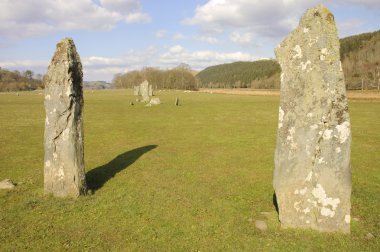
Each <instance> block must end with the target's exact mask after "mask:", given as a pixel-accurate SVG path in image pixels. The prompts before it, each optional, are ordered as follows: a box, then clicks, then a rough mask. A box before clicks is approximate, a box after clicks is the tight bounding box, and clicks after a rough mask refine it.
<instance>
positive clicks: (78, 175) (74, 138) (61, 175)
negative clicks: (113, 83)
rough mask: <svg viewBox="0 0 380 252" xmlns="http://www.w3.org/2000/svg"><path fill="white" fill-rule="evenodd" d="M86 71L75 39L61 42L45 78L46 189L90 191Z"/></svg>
mask: <svg viewBox="0 0 380 252" xmlns="http://www.w3.org/2000/svg"><path fill="white" fill-rule="evenodd" d="M82 86H83V73H82V64H81V61H80V58H79V55H78V53H77V51H76V48H75V45H74V42H73V40H72V39H70V38H65V39H63V40H62V41H61V42H59V43H58V44H57V48H56V51H55V54H54V56H53V58H52V60H51V63H50V65H49V68H48V74H47V79H46V82H45V112H46V119H45V139H44V147H45V158H44V192H45V194H53V195H54V196H57V197H78V196H79V195H81V194H85V193H86V178H85V170H84V153H83V119H82V111H83V90H82Z"/></svg>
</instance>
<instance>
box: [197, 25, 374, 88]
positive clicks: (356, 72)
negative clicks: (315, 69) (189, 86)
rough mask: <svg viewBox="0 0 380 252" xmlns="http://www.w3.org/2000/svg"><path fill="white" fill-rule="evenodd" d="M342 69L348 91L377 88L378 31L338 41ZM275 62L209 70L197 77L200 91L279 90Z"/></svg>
mask: <svg viewBox="0 0 380 252" xmlns="http://www.w3.org/2000/svg"><path fill="white" fill-rule="evenodd" d="M340 43H341V51H340V53H341V60H342V68H343V71H344V75H345V80H346V85H347V88H348V89H362V88H363V89H374V88H376V89H379V88H380V64H379V62H380V31H377V32H373V33H364V34H360V35H356V36H351V37H347V38H344V39H341V40H340ZM280 71H281V70H280V66H279V65H278V63H277V62H276V61H274V60H260V61H255V62H236V63H231V64H223V65H216V66H212V67H208V68H206V69H204V70H203V71H201V72H199V73H198V74H197V78H198V79H199V84H200V87H207V88H246V87H248V88H271V89H277V88H279V86H280Z"/></svg>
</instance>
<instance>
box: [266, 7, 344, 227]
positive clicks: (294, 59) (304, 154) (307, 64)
mask: <svg viewBox="0 0 380 252" xmlns="http://www.w3.org/2000/svg"><path fill="white" fill-rule="evenodd" d="M276 56H277V59H278V61H279V63H280V65H281V68H282V74H281V98H280V108H279V122H278V132H277V146H276V152H275V170H274V178H273V185H274V188H275V191H276V197H277V203H278V207H279V218H280V221H281V225H282V226H283V227H299V228H312V229H316V230H320V231H340V232H344V233H349V232H350V221H351V217H350V209H351V201H350V197H351V171H350V145H351V130H350V118H349V114H348V107H347V98H346V90H345V83H344V77H343V71H342V67H341V62H340V55H339V38H338V34H337V30H336V26H335V21H334V16H333V15H332V14H331V13H330V11H329V10H328V9H327V8H326V7H324V6H323V5H318V6H317V7H315V8H313V9H310V10H308V11H307V12H306V14H305V15H304V16H303V17H302V19H301V21H300V23H299V26H298V27H297V28H296V29H295V30H294V31H293V32H292V33H291V34H290V35H289V36H288V37H286V38H285V40H284V41H283V42H282V43H281V44H280V45H279V46H278V47H277V48H276Z"/></svg>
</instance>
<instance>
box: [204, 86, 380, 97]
mask: <svg viewBox="0 0 380 252" xmlns="http://www.w3.org/2000/svg"><path fill="white" fill-rule="evenodd" d="M199 92H203V93H210V94H234V95H255V96H279V95H280V91H279V90H263V89H247V88H245V89H239V88H236V89H223V88H220V89H219V88H215V89H204V88H202V89H200V90H199ZM347 95H348V99H353V100H355V99H358V100H380V91H377V90H373V91H356V90H355V91H353V90H350V91H348V92H347Z"/></svg>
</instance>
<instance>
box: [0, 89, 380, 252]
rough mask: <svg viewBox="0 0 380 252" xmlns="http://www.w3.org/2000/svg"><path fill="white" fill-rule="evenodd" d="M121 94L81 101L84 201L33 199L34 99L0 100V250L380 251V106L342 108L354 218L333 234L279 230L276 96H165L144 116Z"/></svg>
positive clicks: (39, 160)
mask: <svg viewBox="0 0 380 252" xmlns="http://www.w3.org/2000/svg"><path fill="white" fill-rule="evenodd" d="M131 94H132V91H128V90H121V91H120V90H117V91H95V92H86V93H85V112H84V113H85V120H84V123H85V162H86V171H87V179H88V184H89V186H90V187H91V188H92V189H93V191H94V194H92V195H89V196H86V197H80V198H79V199H77V200H70V199H55V198H52V197H45V196H44V195H43V145H42V144H43V130H44V129H43V127H44V108H43V95H39V94H38V92H32V93H27V92H26V93H21V95H20V96H16V95H15V94H0V143H1V147H0V180H1V179H4V178H10V179H12V180H14V181H16V182H18V183H19V185H18V186H17V188H16V189H15V190H13V191H0V208H1V211H0V250H1V251H20V250H28V251H41V250H43V251H46V250H52V251H55V250H58V251H61V250H70V251H82V250H84V251H86V250H91V251H104V250H118V251H198V250H199V251H280V250H281V251H327V250H328V251H379V250H380V242H379V236H380V232H379V229H380V220H379V218H380V203H379V200H378V199H379V195H380V186H379V185H380V172H379V168H380V155H379V149H380V117H379V114H380V102H378V101H377V102H376V101H360V100H355V101H352V102H350V112H351V121H352V132H353V145H352V171H353V193H352V217H353V218H355V219H356V220H353V221H352V233H351V235H342V234H325V233H318V232H314V231H310V230H282V229H280V227H279V223H278V221H277V215H276V212H275V210H274V206H273V203H272V194H273V189H272V171H273V154H274V147H275V139H276V127H277V114H278V97H258V96H239V95H216V94H203V93H184V92H179V91H165V92H160V93H157V96H158V97H160V99H161V101H162V102H163V104H161V105H159V106H157V107H144V106H143V105H142V104H139V103H138V104H136V103H135V104H136V105H135V106H130V105H129V103H130V101H131V100H134V97H133V96H132V95H131ZM176 96H178V97H179V99H180V104H181V106H179V107H176V106H174V101H175V97H176ZM261 212H269V214H267V215H263V214H262V213H261ZM257 219H261V220H266V221H267V223H268V225H269V230H268V231H267V232H260V231H258V230H257V229H256V228H255V227H254V221H255V220H257ZM369 232H370V233H372V234H373V235H374V236H375V238H374V239H371V240H368V239H366V235H367V234H368V233H369Z"/></svg>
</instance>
